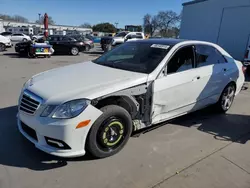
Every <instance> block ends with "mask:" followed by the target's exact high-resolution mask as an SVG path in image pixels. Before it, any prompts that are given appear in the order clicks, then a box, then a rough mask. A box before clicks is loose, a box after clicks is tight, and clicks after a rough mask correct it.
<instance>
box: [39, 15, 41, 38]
mask: <svg viewBox="0 0 250 188" xmlns="http://www.w3.org/2000/svg"><path fill="white" fill-rule="evenodd" d="M38 24H39V33H40V32H41V13H38Z"/></svg>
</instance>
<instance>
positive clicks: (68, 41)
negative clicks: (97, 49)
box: [15, 35, 85, 55]
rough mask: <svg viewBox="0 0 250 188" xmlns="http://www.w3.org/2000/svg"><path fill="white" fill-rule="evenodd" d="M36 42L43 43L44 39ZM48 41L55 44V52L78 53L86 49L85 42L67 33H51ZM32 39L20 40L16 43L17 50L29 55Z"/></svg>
mask: <svg viewBox="0 0 250 188" xmlns="http://www.w3.org/2000/svg"><path fill="white" fill-rule="evenodd" d="M36 42H38V43H43V42H44V41H43V39H42V38H41V39H38V40H37V41H36ZM48 42H49V44H50V45H52V46H53V49H54V50H55V52H54V53H55V54H71V55H78V54H79V52H82V51H84V50H85V44H84V42H81V41H77V40H76V39H74V38H72V37H68V36H65V35H50V36H49V37H48ZM31 44H32V41H27V42H19V43H17V44H16V45H15V51H16V52H17V53H19V54H21V55H28V52H29V49H30V45H31Z"/></svg>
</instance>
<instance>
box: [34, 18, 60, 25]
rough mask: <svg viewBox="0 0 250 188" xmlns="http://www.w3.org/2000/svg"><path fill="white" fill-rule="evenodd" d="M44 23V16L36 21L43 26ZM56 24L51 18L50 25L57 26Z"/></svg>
mask: <svg viewBox="0 0 250 188" xmlns="http://www.w3.org/2000/svg"><path fill="white" fill-rule="evenodd" d="M43 21H44V16H41V17H40V20H36V23H38V24H43ZM55 23H56V22H55V21H54V20H53V19H52V17H51V16H49V25H55Z"/></svg>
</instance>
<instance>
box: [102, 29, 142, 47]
mask: <svg viewBox="0 0 250 188" xmlns="http://www.w3.org/2000/svg"><path fill="white" fill-rule="evenodd" d="M143 39H145V35H144V33H143V32H128V31H122V32H120V33H117V34H116V35H115V36H114V37H102V38H101V42H100V44H101V47H102V49H103V50H104V51H107V50H106V49H107V48H109V49H111V48H110V46H109V45H111V46H113V47H115V46H117V45H120V44H122V43H124V42H127V41H131V40H143Z"/></svg>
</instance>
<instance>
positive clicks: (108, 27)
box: [92, 22, 116, 33]
mask: <svg viewBox="0 0 250 188" xmlns="http://www.w3.org/2000/svg"><path fill="white" fill-rule="evenodd" d="M92 29H93V31H99V32H105V33H114V32H116V28H115V26H114V25H113V24H110V23H108V22H106V23H100V24H96V25H93V27H92Z"/></svg>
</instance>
